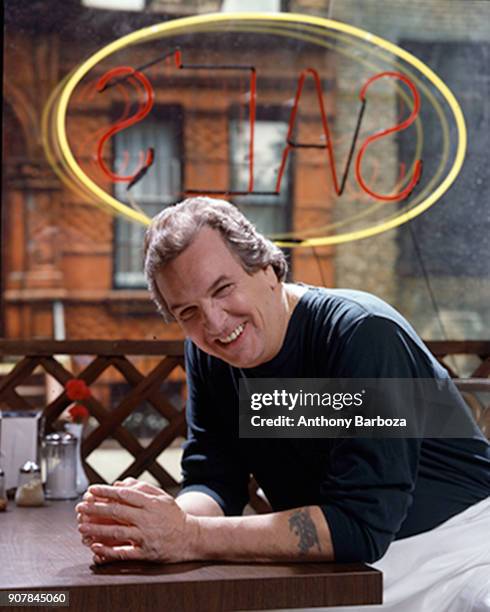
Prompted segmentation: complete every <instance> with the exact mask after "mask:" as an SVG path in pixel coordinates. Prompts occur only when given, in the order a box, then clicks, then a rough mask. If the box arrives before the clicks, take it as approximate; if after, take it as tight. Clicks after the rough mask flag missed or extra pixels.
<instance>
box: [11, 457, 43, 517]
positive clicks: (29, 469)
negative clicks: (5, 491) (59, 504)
mask: <svg viewBox="0 0 490 612" xmlns="http://www.w3.org/2000/svg"><path fill="white" fill-rule="evenodd" d="M15 503H16V504H17V505H18V506H42V505H43V504H44V492H43V483H42V482H41V468H40V467H39V466H38V464H37V463H34V461H26V462H25V463H24V465H23V466H22V467H21V468H20V470H19V483H18V486H17V491H16V492H15Z"/></svg>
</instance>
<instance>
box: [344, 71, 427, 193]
mask: <svg viewBox="0 0 490 612" xmlns="http://www.w3.org/2000/svg"><path fill="white" fill-rule="evenodd" d="M382 77H392V78H394V79H399V80H400V81H403V82H404V83H405V84H406V85H407V86H408V87H409V89H410V91H411V93H412V96H413V109H412V112H411V113H410V115H409V117H408V118H407V119H405V121H402V122H401V123H397V124H396V125H395V126H393V127H391V128H388V129H386V130H382V131H381V132H378V133H377V134H373V135H372V136H369V137H368V138H366V140H365V141H364V143H363V144H362V146H361V148H360V150H359V153H358V154H357V158H356V178H357V180H358V182H359V185H360V186H361V187H362V189H364V191H365V192H366V193H367V194H369V195H370V196H372V197H373V198H376V199H377V200H383V201H385V202H396V201H398V200H403V199H405V198H406V197H408V196H409V195H410V193H411V192H412V191H413V189H414V187H415V185H416V184H417V183H418V181H419V180H420V175H421V173H422V160H420V159H418V160H417V161H416V162H415V168H414V172H413V175H412V178H411V179H410V182H409V183H408V185H407V186H406V187H405V189H402V191H400V192H399V193H395V194H393V195H382V194H380V193H377V192H375V191H373V190H372V189H370V188H369V187H368V186H367V185H366V183H365V182H364V179H363V178H362V175H361V162H362V158H363V156H364V153H365V152H366V149H367V148H368V146H369V145H370V143H371V142H374V141H376V140H379V139H381V138H383V137H384V136H387V135H388V134H392V133H393V132H399V131H401V130H404V129H406V128H407V127H408V126H410V125H412V123H413V122H414V121H415V119H416V118H417V115H418V114H419V111H420V96H419V92H418V91H417V89H416V87H415V85H414V84H413V83H412V81H410V79H409V78H408V77H406V76H405V75H403V74H400V73H399V72H380V73H379V74H376V75H375V76H373V77H372V78H371V79H369V80H368V81H366V83H365V84H364V86H363V88H362V89H361V92H360V94H359V97H360V98H361V101H362V102H365V100H366V91H367V88H368V87H369V86H370V85H371V83H373V82H374V81H377V80H378V79H381V78H382Z"/></svg>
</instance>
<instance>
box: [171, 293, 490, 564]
mask: <svg viewBox="0 0 490 612" xmlns="http://www.w3.org/2000/svg"><path fill="white" fill-rule="evenodd" d="M186 368H187V377H188V391H189V399H188V405H187V421H188V428H189V431H188V440H187V442H186V444H185V447H184V455H183V460H182V471H183V477H184V480H183V490H182V492H183V491H190V490H195V491H196V490H197V491H202V492H204V493H207V494H208V495H210V496H211V497H212V498H213V499H215V501H216V502H217V503H218V504H219V505H220V506H221V508H222V509H223V512H224V513H225V515H237V514H241V513H242V511H243V508H244V506H245V504H246V503H247V500H248V490H247V484H248V480H249V475H250V474H253V475H254V476H255V479H256V480H257V482H258V484H259V486H260V487H261V488H262V489H263V491H264V492H265V494H266V496H267V498H268V499H269V502H270V503H271V506H272V508H273V509H274V510H275V511H280V510H286V509H289V508H295V507H299V506H305V505H318V506H320V508H321V510H322V511H323V513H324V515H325V517H326V519H327V521H328V524H329V527H330V531H331V534H332V540H333V547H334V553H335V559H336V560H337V561H345V562H348V561H365V562H373V561H375V560H376V559H379V558H380V557H381V556H383V554H384V553H385V552H386V549H387V548H388V546H389V544H390V542H391V541H393V540H394V539H400V538H404V537H407V536H411V535H415V534H417V533H421V532H423V531H427V530H429V529H432V528H434V527H436V526H437V525H439V524H440V523H442V522H444V521H445V520H447V519H448V518H450V517H451V516H453V515H455V514H458V513H460V512H462V511H463V510H465V509H466V508H467V507H469V506H471V505H473V504H474V503H476V502H478V501H480V500H482V499H484V498H486V497H487V496H488V495H490V447H489V444H488V442H487V440H486V439H485V438H484V436H483V434H482V433H481V432H480V430H479V429H478V428H477V427H476V426H475V432H474V436H473V437H472V438H467V439H443V438H440V439H439V438H438V439H413V438H412V439H408V438H407V439H400V438H397V439H367V438H366V439H363V438H343V439H340V438H336V439H318V438H315V439H277V438H274V439H240V438H239V436H238V384H239V380H240V378H241V377H260V378H275V377H277V378H365V379H366V378H447V377H448V375H447V372H446V370H445V369H444V368H443V367H442V366H441V365H440V364H439V363H438V362H437V361H436V360H435V359H434V358H433V357H432V355H431V354H430V352H429V351H428V350H427V348H426V347H425V346H424V344H423V343H422V341H421V340H420V338H419V337H418V336H417V334H416V333H415V331H414V330H413V328H412V327H411V326H410V325H409V324H408V323H407V321H406V320H405V319H404V318H403V317H402V316H401V315H400V314H399V313H397V312H396V311H395V310H394V309H393V308H391V307H390V306H388V305H387V304H386V303H385V302H383V301H382V300H380V299H378V298H376V297H374V296H372V295H369V294H366V293H362V292H358V291H345V290H326V289H320V288H315V287H312V288H310V289H308V291H307V292H306V293H305V294H304V295H303V296H302V297H301V299H300V301H299V302H298V304H297V306H296V308H295V309H294V311H293V313H292V316H291V319H290V321H289V325H288V329H287V333H286V338H285V341H284V344H283V346H282V348H281V350H280V352H279V353H278V354H277V355H276V357H274V359H272V360H271V361H269V362H268V363H265V364H263V365H260V366H258V367H256V368H251V369H238V368H234V367H232V366H230V365H228V364H226V363H225V362H223V361H221V360H219V359H217V358H215V357H211V356H209V355H207V354H205V353H204V352H202V351H200V350H199V349H197V348H196V347H195V346H194V345H193V344H192V343H191V342H187V343H186ZM453 391H454V402H456V403H461V402H462V401H463V400H462V399H461V397H460V395H459V393H458V391H457V389H456V388H454V389H453Z"/></svg>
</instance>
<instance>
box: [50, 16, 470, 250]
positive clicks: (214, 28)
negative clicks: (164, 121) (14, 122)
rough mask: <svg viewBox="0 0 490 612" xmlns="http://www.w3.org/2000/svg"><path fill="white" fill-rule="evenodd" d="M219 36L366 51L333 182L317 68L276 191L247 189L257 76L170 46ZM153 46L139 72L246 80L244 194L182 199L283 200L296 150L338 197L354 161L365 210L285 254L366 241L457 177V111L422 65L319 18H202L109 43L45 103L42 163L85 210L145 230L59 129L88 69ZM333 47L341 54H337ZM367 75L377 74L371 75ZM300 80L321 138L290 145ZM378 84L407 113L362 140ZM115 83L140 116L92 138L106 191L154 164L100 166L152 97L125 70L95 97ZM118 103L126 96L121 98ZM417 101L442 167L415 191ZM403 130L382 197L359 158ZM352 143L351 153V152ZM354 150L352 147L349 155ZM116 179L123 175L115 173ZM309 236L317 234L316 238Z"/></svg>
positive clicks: (141, 218)
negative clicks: (352, 120) (217, 74)
mask: <svg viewBox="0 0 490 612" xmlns="http://www.w3.org/2000/svg"><path fill="white" fill-rule="evenodd" d="M293 26H294V27H295V28H296V29H294V30H292V29H291V28H292V27H293ZM223 31H227V32H229V31H233V32H234V31H237V32H245V33H247V32H253V33H255V34H257V33H260V34H265V35H267V36H269V37H270V36H282V37H296V38H298V39H301V40H303V39H305V40H308V41H309V42H310V43H311V42H312V43H313V44H314V45H317V46H319V47H320V48H326V49H330V48H332V45H333V44H334V43H335V45H337V47H338V46H339V45H340V49H341V53H344V55H348V53H347V52H346V51H345V48H344V47H348V46H349V45H350V46H351V47H352V48H353V49H355V50H357V49H361V51H362V52H363V53H365V54H366V56H369V53H368V52H367V51H366V50H369V52H370V53H371V54H372V56H373V57H374V58H376V62H377V64H376V63H375V62H372V63H371V64H369V63H368V64H367V65H368V66H369V68H370V70H369V76H368V78H366V79H364V80H363V82H362V86H361V87H360V88H359V90H358V92H357V96H358V102H357V108H358V116H357V123H356V126H355V129H354V130H353V136H352V141H351V145H350V149H349V154H348V157H347V161H346V163H345V167H344V172H343V176H342V178H341V179H340V178H339V176H338V174H337V164H336V159H335V139H334V137H333V136H332V133H331V129H330V126H329V121H328V117H327V112H326V110H325V105H324V97H323V91H322V84H321V76H320V73H319V71H318V70H317V69H316V68H314V67H312V66H311V65H306V66H305V67H304V68H302V69H301V70H300V73H299V77H297V81H296V89H295V93H294V102H293V104H292V108H291V111H290V113H289V122H288V133H287V137H286V142H285V143H284V147H283V150H282V155H281V162H280V166H279V168H278V171H277V179H276V182H275V185H271V188H270V190H269V191H258V190H254V172H255V166H254V135H255V118H256V104H257V97H258V96H260V88H258V86H257V74H258V73H259V70H260V67H257V66H255V65H254V64H233V63H229V64H226V63H217V62H213V63H202V64H198V63H196V62H186V61H185V60H186V51H185V48H182V49H181V48H180V46H179V45H177V44H173V45H172V42H173V40H172V37H178V36H182V35H183V34H195V33H196V34H199V35H204V34H209V33H216V34H217V35H219V34H220V33H222V32H223ZM159 39H162V40H163V41H165V42H166V43H168V47H167V49H168V48H169V47H170V48H172V47H173V50H170V51H167V52H166V53H165V54H162V55H161V56H160V57H159V58H157V59H155V60H152V61H151V62H149V63H147V64H146V66H149V65H153V64H155V63H157V62H158V61H161V60H162V59H165V60H168V59H173V62H174V65H175V68H176V69H178V70H186V69H192V70H205V71H207V72H209V71H212V70H214V71H220V70H234V71H240V70H241V71H246V72H248V73H249V88H250V90H249V98H248V124H249V128H248V133H249V147H248V186H247V189H246V190H235V191H233V190H226V189H225V190H223V189H221V190H217V189H216V190H209V189H206V188H205V187H204V186H201V185H199V184H195V185H189V186H186V187H185V188H184V190H183V194H182V195H184V196H185V195H189V194H193V193H206V194H219V195H223V196H226V195H228V196H235V195H241V196H246V195H273V194H276V195H277V194H278V193H280V191H281V181H282V178H283V175H284V170H285V167H286V163H287V160H288V157H289V155H290V153H291V152H292V151H294V150H299V149H322V150H323V151H324V152H325V153H326V156H325V166H326V168H327V172H328V167H329V168H330V176H331V181H332V184H333V191H334V193H335V194H336V196H341V195H342V194H343V193H344V190H346V187H347V177H348V174H349V169H350V166H351V162H352V161H353V160H354V159H355V163H354V175H355V180H356V182H357V185H358V189H359V192H362V194H363V196H365V197H367V198H368V199H369V200H370V202H371V203H370V204H369V206H367V207H365V209H364V210H363V211H360V212H359V214H357V215H356V216H355V218H353V219H346V220H343V221H342V222H340V223H336V224H332V230H333V231H332V230H331V229H330V228H311V230H310V231H309V232H307V234H308V236H307V237H306V238H304V237H301V239H300V240H298V237H295V236H293V235H291V239H290V240H289V239H288V238H285V239H283V240H280V241H279V243H280V244H283V245H287V246H291V247H297V246H319V245H327V244H336V243H340V242H346V241H348V240H356V239H360V238H364V237H367V236H372V235H375V234H378V233H380V232H382V231H386V230H388V229H392V228H394V227H397V226H399V225H401V224H402V223H405V222H407V221H409V220H410V219H412V218H414V217H415V216H417V215H419V214H420V213H422V212H423V211H425V210H427V209H428V208H429V207H430V206H432V205H433V204H434V203H435V202H436V201H437V200H438V199H439V198H440V197H441V196H442V195H443V194H444V193H445V192H446V191H447V189H448V188H449V187H450V185H451V184H452V183H453V182H454V180H455V178H456V176H457V174H458V172H459V170H460V168H461V165H462V163H463V159H464V154H465V149H466V130H465V124H464V119H463V115H462V113H461V109H460V108H459V105H458V104H457V102H456V100H455V99H454V96H453V95H452V93H451V92H450V91H449V89H448V88H447V86H446V85H445V84H444V83H443V82H442V81H441V80H440V79H439V78H438V77H437V75H435V74H434V73H433V72H432V71H431V70H430V69H429V68H428V67H427V66H425V65H424V64H423V63H422V62H420V60H418V59H417V58H415V57H413V56H412V55H410V54H409V53H407V52H405V51H404V50H403V49H401V48H399V47H397V46H396V45H393V44H392V43H389V42H388V41H385V40H383V39H381V38H378V37H375V36H373V35H371V34H369V33H367V32H364V31H362V30H359V29H358V28H354V27H352V26H349V25H347V24H343V23H338V22H334V21H331V20H326V19H321V18H317V17H308V16H304V15H292V14H282V13H281V14H274V15H272V14H271V15H269V14H257V15H256V14H235V15H232V14H228V15H227V14H219V15H205V16H201V17H192V18H186V19H179V20H175V21H170V22H166V23H163V24H159V25H157V26H151V27H150V28H145V29H143V30H140V31H137V32H133V33H132V34H129V35H128V36H125V37H123V38H121V39H119V40H117V41H114V42H113V43H111V44H110V45H108V46H107V47H105V48H103V49H101V50H100V51H98V52H97V53H96V54H95V55H93V56H92V57H91V58H89V59H88V60H87V61H86V62H85V63H84V64H82V65H81V66H80V67H79V68H77V69H76V70H75V71H74V72H73V74H72V75H70V76H69V77H68V78H67V79H66V81H65V82H64V83H63V84H62V86H61V87H60V89H59V91H57V92H55V93H54V94H53V96H52V99H51V101H50V104H49V105H48V108H47V109H46V116H45V130H44V132H45V145H46V149H47V153H48V157H49V156H50V157H51V158H52V159H58V160H60V161H61V164H62V168H63V171H62V174H63V175H64V179H65V181H67V182H69V183H70V184H71V186H72V187H73V188H75V189H77V190H79V193H80V194H83V195H85V196H90V197H91V199H92V201H95V202H96V203H97V204H99V205H103V206H105V207H108V208H110V209H111V210H112V211H115V212H116V213H118V214H122V215H124V216H126V217H128V218H130V219H133V220H135V221H138V222H140V223H144V224H146V223H148V221H149V219H148V218H147V217H146V216H145V215H144V213H143V212H142V211H138V210H134V209H133V208H131V207H130V206H128V205H127V204H125V203H123V202H121V201H120V200H117V199H116V198H115V197H114V196H113V195H112V194H111V193H109V192H108V191H106V190H104V189H103V188H102V187H101V185H99V184H97V182H95V181H94V180H93V178H92V177H90V176H88V174H87V173H86V172H85V171H84V170H83V169H82V167H81V165H80V164H79V162H78V161H77V159H76V157H75V155H74V153H73V151H72V149H71V146H70V143H69V138H68V134H67V129H66V123H67V114H68V109H69V105H70V101H71V99H72V97H73V94H74V91H75V89H76V88H77V86H78V87H79V86H80V83H81V81H82V79H84V77H86V75H88V74H89V73H90V71H91V70H93V69H95V68H96V67H97V66H99V65H101V62H103V61H107V60H108V59H110V58H111V57H114V54H116V53H117V52H119V51H121V50H124V49H127V48H130V47H133V46H134V45H136V44H139V43H146V42H150V41H155V40H159ZM332 41H334V42H332ZM341 45H344V47H342V46H341ZM387 58H388V59H389V62H388V59H387ZM362 61H364V63H366V60H364V59H363V60H362ZM383 63H384V64H386V63H388V64H389V66H390V67H391V68H395V69H390V70H384V69H379V68H380V64H381V65H382V64H383ZM381 67H383V66H381ZM375 68H378V69H377V70H376V69H375ZM308 79H312V80H313V84H314V92H315V99H316V111H317V114H318V115H319V117H320V121H321V129H322V136H323V142H321V143H319V142H312V141H304V140H298V139H295V136H294V134H295V128H296V124H297V119H298V109H299V108H300V107H301V96H302V93H303V90H304V87H305V83H307V80H308ZM381 81H385V82H388V81H389V82H390V83H391V84H392V88H393V91H396V92H398V93H399V94H400V95H401V99H403V100H404V104H405V106H406V108H408V110H409V113H408V117H405V118H403V119H399V120H397V121H396V122H395V123H394V125H392V126H391V127H387V128H384V129H382V130H379V127H378V129H377V130H376V131H374V133H373V130H372V129H371V132H370V133H365V134H364V135H363V137H362V138H361V137H360V129H361V124H362V121H363V117H364V115H365V109H366V103H367V102H368V99H369V94H370V89H371V88H373V87H377V83H379V82H381ZM122 84H124V85H125V84H130V86H131V88H132V90H133V91H134V92H135V93H136V94H137V95H138V109H137V111H136V112H135V113H134V114H133V115H131V116H128V107H127V105H126V108H125V111H124V112H123V114H122V116H121V117H120V119H119V120H118V121H117V122H116V123H114V124H113V125H111V126H110V127H109V128H105V129H104V130H103V134H102V135H99V138H98V141H97V146H96V150H97V153H96V157H97V164H98V168H99V169H100V170H101V171H102V173H103V175H104V176H105V179H108V180H109V181H111V182H125V183H127V185H128V187H129V188H130V187H132V186H133V185H135V184H136V183H137V182H139V181H141V180H144V177H145V175H146V174H147V172H149V171H151V169H152V166H153V165H154V164H158V159H157V158H155V151H154V149H153V148H148V149H147V151H146V152H145V151H141V153H140V157H141V159H140V163H139V164H138V166H136V167H135V168H134V167H133V168H132V170H131V172H126V173H124V174H121V173H116V172H114V171H113V170H112V169H111V168H110V167H109V166H108V165H107V163H106V161H105V159H104V148H105V147H106V145H107V144H108V142H109V140H110V139H111V137H112V136H114V135H115V134H117V133H118V132H120V131H122V130H124V129H127V128H128V127H131V126H133V125H135V124H137V123H139V122H142V121H144V119H145V118H146V117H147V116H148V114H149V113H150V111H151V110H152V108H153V105H154V102H155V93H154V89H153V87H152V84H151V82H150V80H149V78H148V77H147V76H146V74H145V72H144V71H143V69H142V67H140V68H139V69H138V68H133V67H131V66H128V65H125V66H117V67H111V68H109V69H108V70H106V71H105V73H104V74H103V76H101V77H98V80H97V83H96V90H97V91H98V92H99V93H103V92H104V91H106V90H107V89H108V88H110V87H114V86H119V87H121V85H122ZM431 89H432V90H435V93H434V92H433V91H431ZM125 95H127V93H126V94H125ZM421 98H423V100H424V103H426V105H427V104H430V105H431V106H432V107H433V108H434V116H435V117H436V119H437V120H438V121H439V122H440V130H441V134H442V151H441V161H440V163H439V166H438V168H437V170H436V172H434V175H433V176H431V177H427V178H424V181H425V182H424V183H423V184H421V183H420V181H421V176H422V158H423V156H422V154H421V149H422V145H421V142H422V136H421V134H422V128H421V125H420V108H421ZM359 104H360V106H359ZM368 106H369V104H368ZM405 114H406V113H405ZM449 120H450V121H452V122H454V125H455V126H456V139H452V141H451V139H450V138H449V135H450V130H449V127H448V124H449ZM410 126H412V127H410ZM409 128H410V129H414V128H415V133H416V135H417V138H416V139H415V140H416V143H415V150H414V157H413V160H412V163H411V165H410V167H409V169H408V171H407V172H406V173H405V172H402V176H401V178H400V179H399V180H398V181H397V184H396V186H395V187H394V188H393V189H392V191H391V192H389V193H386V191H385V190H384V191H383V190H381V189H379V188H376V186H375V185H374V182H375V178H376V172H373V173H372V174H371V176H370V177H369V179H368V178H367V177H366V176H365V174H364V172H363V162H364V159H365V158H367V157H369V151H370V150H371V149H375V148H376V146H378V145H379V143H380V141H382V140H383V139H385V138H387V137H393V135H394V134H395V133H397V132H401V131H404V130H407V129H409ZM358 144H359V146H358V147H357V145H358ZM356 147H357V148H358V150H357V152H356ZM119 170H120V172H121V169H119ZM424 174H425V173H424ZM351 191H352V190H351ZM400 203H403V207H402V208H400ZM394 204H396V205H397V207H395V208H393V205H394ZM387 205H391V206H392V207H391V208H390V210H387V209H386V215H385V216H384V218H382V219H378V218H374V217H376V215H378V214H379V210H380V206H385V207H386V206H387ZM373 211H374V212H373ZM373 214H374V217H373V219H374V221H373V222H371V223H370V224H369V225H367V226H365V227H361V228H357V227H355V223H353V224H352V223H351V221H352V220H353V221H354V222H357V220H358V219H359V218H362V217H369V215H373ZM349 224H351V225H354V227H353V228H349V227H348V226H349ZM344 227H347V231H344V229H343V228H344ZM315 230H318V231H317V232H316V235H315ZM339 230H340V231H339ZM329 231H330V232H331V233H330V235H325V234H327V233H328V232H329ZM312 234H313V235H312ZM322 234H323V235H322Z"/></svg>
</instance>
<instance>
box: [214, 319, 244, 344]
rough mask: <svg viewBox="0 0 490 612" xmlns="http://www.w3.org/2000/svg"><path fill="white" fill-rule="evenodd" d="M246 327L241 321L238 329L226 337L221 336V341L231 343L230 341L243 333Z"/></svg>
mask: <svg viewBox="0 0 490 612" xmlns="http://www.w3.org/2000/svg"><path fill="white" fill-rule="evenodd" d="M244 327H245V325H244V324H243V323H241V324H240V325H239V326H238V327H237V328H236V329H234V330H233V331H232V332H231V334H230V335H229V336H226V338H219V341H220V342H222V343H223V344H229V343H230V342H233V340H236V339H237V338H238V336H240V335H241V333H242V331H243V329H244Z"/></svg>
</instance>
